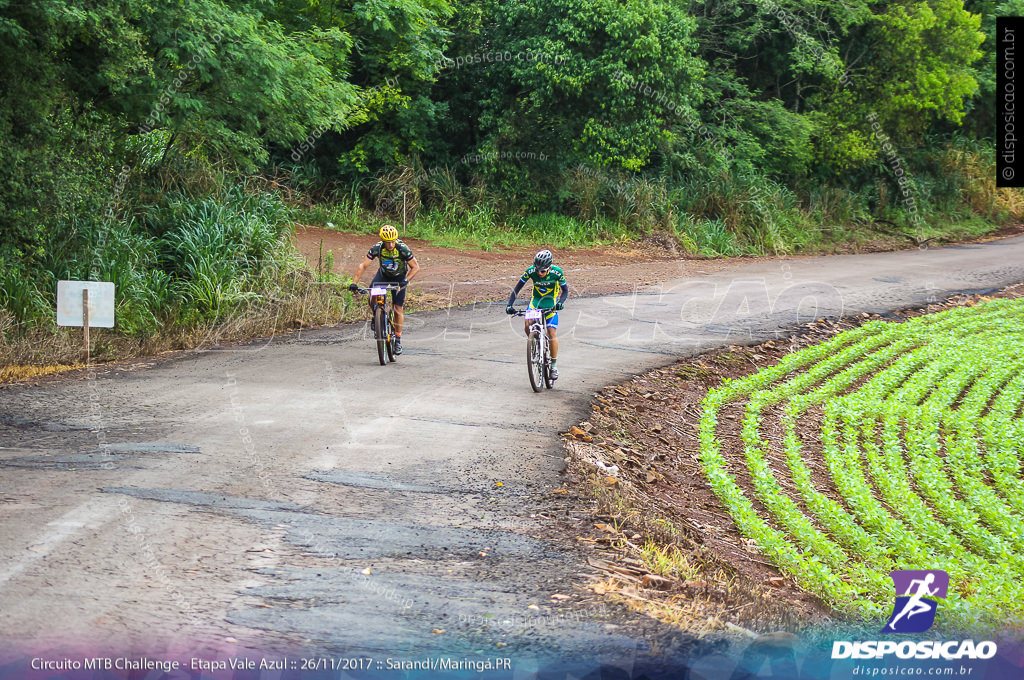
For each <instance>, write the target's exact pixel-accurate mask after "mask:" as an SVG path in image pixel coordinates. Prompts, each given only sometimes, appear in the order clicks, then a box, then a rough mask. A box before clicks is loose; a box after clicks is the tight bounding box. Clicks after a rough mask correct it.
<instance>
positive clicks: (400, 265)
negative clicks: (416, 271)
mask: <svg viewBox="0 0 1024 680" xmlns="http://www.w3.org/2000/svg"><path fill="white" fill-rule="evenodd" d="M366 257H368V258H370V259H371V260H376V259H380V275H381V276H383V277H385V278H388V279H401V278H403V277H404V276H405V272H406V271H408V269H409V264H408V262H409V260H412V259H414V258H413V254H412V250H410V249H409V246H407V245H405V244H404V243H402V242H401V241H400V240H399V241H396V242H395V248H394V250H388V249H387V248H385V247H384V242H383V241H378V242H377V243H376V244H375V245H374V246H373V247H371V248H370V250H369V252H367V253H366Z"/></svg>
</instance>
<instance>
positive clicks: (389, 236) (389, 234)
mask: <svg viewBox="0 0 1024 680" xmlns="http://www.w3.org/2000/svg"><path fill="white" fill-rule="evenodd" d="M380 240H382V241H397V240H398V230H397V229H395V228H394V227H392V226H391V225H390V224H385V225H384V226H383V227H381V228H380Z"/></svg>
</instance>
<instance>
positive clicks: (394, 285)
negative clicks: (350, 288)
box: [356, 283, 409, 295]
mask: <svg viewBox="0 0 1024 680" xmlns="http://www.w3.org/2000/svg"><path fill="white" fill-rule="evenodd" d="M405 285H406V286H407V285H409V284H405ZM370 288H383V289H384V290H401V289H403V288H405V286H403V285H401V284H398V283H388V284H385V285H383V286H373V285H371V286H370ZM370 288H356V292H357V293H360V294H362V295H366V294H367V293H369V292H370Z"/></svg>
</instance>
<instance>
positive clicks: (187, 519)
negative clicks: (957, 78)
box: [0, 237, 1024, 668]
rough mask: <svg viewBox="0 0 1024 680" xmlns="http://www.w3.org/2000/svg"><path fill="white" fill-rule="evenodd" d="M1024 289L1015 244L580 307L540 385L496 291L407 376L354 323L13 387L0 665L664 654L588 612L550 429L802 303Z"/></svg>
mask: <svg viewBox="0 0 1024 680" xmlns="http://www.w3.org/2000/svg"><path fill="white" fill-rule="evenodd" d="M1022 279H1024V237H1015V238H1011V239H1005V240H1000V241H994V242H990V243H985V244H977V245H967V246H954V247H950V248H945V249H942V250H928V251H909V252H901V253H888V254H873V255H862V256H840V257H832V258H806V259H799V260H786V261H764V262H754V263H751V264H744V265H742V266H737V267H732V268H730V269H729V270H728V271H724V272H719V273H707V274H702V275H693V276H689V277H688V278H683V279H675V280H667V281H665V282H664V283H663V284H661V285H660V286H654V287H648V288H644V289H642V290H638V291H636V292H635V293H632V294H625V295H594V296H591V297H584V298H573V299H571V300H570V305H569V307H568V309H566V310H565V311H564V312H563V313H562V315H561V325H560V337H561V339H562V347H561V352H562V356H561V361H560V367H561V372H562V378H561V379H560V380H559V381H558V383H557V386H556V389H554V390H552V391H549V392H545V393H541V394H534V393H533V392H532V391H531V390H530V387H529V384H528V382H527V377H526V371H525V368H524V365H523V357H522V355H523V345H524V342H523V339H522V331H521V325H520V323H519V322H511V321H510V319H509V318H508V317H507V316H505V314H504V310H503V303H502V304H497V305H495V304H490V303H483V304H476V305H469V306H464V307H459V308H454V309H450V310H445V311H440V312H425V313H421V314H414V315H411V316H410V317H409V318H408V320H407V326H406V328H407V330H406V333H405V345H406V348H407V350H406V353H405V354H404V355H402V356H401V358H400V359H399V361H398V363H397V364H394V365H391V366H388V367H381V366H379V365H378V364H377V361H376V357H375V354H374V349H373V347H372V345H371V342H370V340H369V335H368V328H367V327H366V326H365V325H363V324H359V325H347V326H339V327H337V328H324V329H317V330H313V331H302V332H300V333H296V334H292V335H288V336H282V337H279V338H271V339H264V340H261V341H258V342H253V343H249V344H247V345H242V346H234V347H230V348H226V349H222V350H216V351H205V352H196V353H190V354H187V355H183V356H181V357H180V358H177V359H174V360H170V361H164V362H160V363H157V364H155V365H153V366H150V367H146V366H139V365H135V366H121V367H112V368H110V367H108V368H103V369H100V370H97V371H96V372H95V374H94V375H92V376H91V378H92V379H88V380H87V379H84V377H83V376H78V377H75V376H70V377H65V378H60V379H54V380H50V381H46V382H44V383H43V384H42V385H41V386H38V387H32V386H25V385H15V386H8V387H6V388H4V389H2V390H0V446H2V447H3V448H0V470H2V473H0V522H2V523H0V526H2V529H0V558H2V559H0V609H2V612H3V617H2V618H0V662H3V661H11V660H14V659H21V658H23V657H25V656H27V655H29V654H40V653H46V654H49V655H54V654H58V653H59V654H69V653H74V652H86V651H87V652H88V653H90V654H99V653H103V652H113V653H118V654H128V653H145V654H148V655H150V656H171V655H179V656H181V655H186V656H190V657H198V656H206V657H210V658H223V657H225V656H228V655H244V654H247V653H248V654H258V655H261V656H266V655H273V654H286V653H291V654H294V653H295V652H296V651H297V650H300V651H303V652H324V653H330V654H333V655H335V656H337V655H339V654H343V655H347V656H351V655H357V654H360V655H365V656H369V657H372V658H374V659H376V660H378V661H380V660H383V659H396V660H402V659H412V658H416V657H417V655H422V654H426V653H436V652H443V653H445V654H447V655H449V656H458V657H459V658H462V657H463V656H466V657H468V658H478V657H479V658H483V657H510V658H514V659H515V660H516V663H517V664H521V666H520V668H526V667H528V666H529V665H530V664H542V663H547V662H548V661H550V660H552V659H563V660H564V659H570V658H573V656H574V655H576V656H579V657H580V658H585V659H589V660H592V661H597V660H601V659H604V658H609V659H610V658H622V657H623V656H627V657H628V656H630V655H633V654H641V655H642V654H645V653H647V652H649V651H650V648H651V645H652V643H653V641H654V640H655V639H656V638H657V637H658V636H659V635H661V634H662V633H664V634H666V635H667V634H668V631H667V630H664V629H661V628H659V626H658V625H655V624H653V623H651V622H649V621H648V620H644V619H640V618H638V617H634V618H630V615H629V614H628V613H622V612H616V611H612V610H609V609H605V608H603V607H602V606H601V604H600V602H599V601H597V600H593V599H591V598H592V595H591V594H590V593H589V591H587V590H586V589H585V588H583V585H584V584H585V582H586V581H585V579H584V577H583V576H582V574H583V573H585V572H586V571H587V569H586V566H585V563H583V561H582V557H581V553H580V552H579V551H578V549H577V548H576V547H575V545H574V540H573V539H574V537H573V536H571V535H570V536H566V535H562V533H560V532H562V531H564V526H565V521H571V519H572V518H573V517H582V516H583V515H584V513H585V508H583V507H582V506H581V504H580V501H578V500H575V499H572V498H567V497H566V496H564V495H562V494H558V493H553V492H555V491H556V490H557V489H558V488H559V487H560V486H561V484H562V481H563V478H562V477H561V476H560V473H561V471H562V469H563V468H564V461H563V458H562V455H563V453H562V451H561V448H560V446H559V439H558V433H559V432H560V431H564V430H565V429H566V428H568V426H570V425H571V424H573V423H575V422H577V421H578V420H579V419H580V417H581V415H582V414H583V413H585V412H586V409H587V406H588V403H589V399H590V396H591V395H592V393H593V392H594V391H595V390H597V389H599V388H601V387H602V386H604V385H606V384H608V383H610V382H615V381H618V380H621V379H623V378H625V377H627V376H629V375H632V374H634V373H636V372H639V371H642V370H646V369H649V368H652V367H655V366H658V365H663V364H667V363H668V362H670V361H672V360H673V358H675V357H678V356H680V355H688V354H694V353H697V352H700V351H702V350H704V349H706V348H710V347H714V346H720V345H722V344H743V343H746V342H752V341H754V340H756V339H762V338H768V337H774V336H776V335H779V334H784V333H785V331H786V329H787V328H790V327H792V326H793V325H795V324H796V323H799V322H800V321H802V320H807V319H809V318H814V317H819V316H836V315H840V314H846V313H857V312H861V311H880V310H891V309H897V308H903V307H907V306H910V305H913V304H916V303H921V302H923V301H925V300H927V299H928V298H929V297H935V298H939V297H943V296H945V295H947V294H949V293H952V292H955V291H963V290H978V289H986V288H994V287H1001V286H1005V285H1009V284H1011V283H1014V282H1017V281H1020V280H1022ZM666 417H668V416H667V414H666ZM556 520H557V521H556ZM661 643H662V640H659V641H658V644H659V645H660V644H661ZM662 648H663V647H662ZM375 663H376V661H375Z"/></svg>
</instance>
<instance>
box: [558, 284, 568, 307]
mask: <svg viewBox="0 0 1024 680" xmlns="http://www.w3.org/2000/svg"><path fill="white" fill-rule="evenodd" d="M567 297H569V284H568V283H563V284H562V292H561V293H560V294H559V296H558V304H560V305H564V304H565V299H566V298H567Z"/></svg>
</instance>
